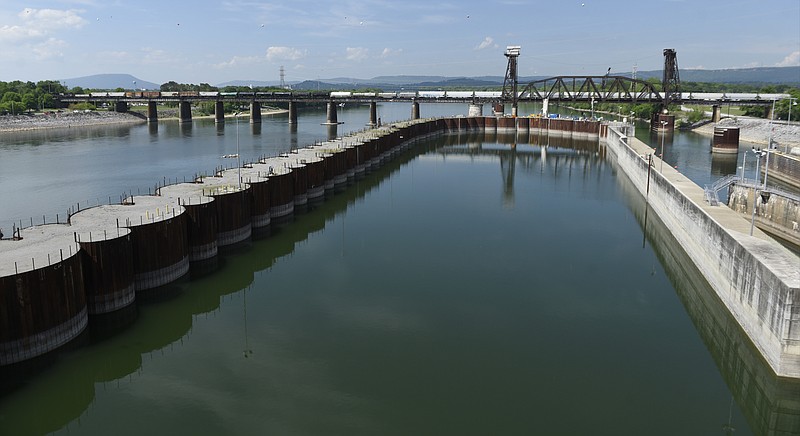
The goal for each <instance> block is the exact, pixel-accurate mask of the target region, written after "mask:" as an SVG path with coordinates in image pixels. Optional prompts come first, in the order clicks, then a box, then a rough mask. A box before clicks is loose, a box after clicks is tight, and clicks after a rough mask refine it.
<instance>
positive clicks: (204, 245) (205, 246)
mask: <svg viewBox="0 0 800 436" xmlns="http://www.w3.org/2000/svg"><path fill="white" fill-rule="evenodd" d="M183 207H184V209H186V212H185V214H186V230H187V241H188V244H189V260H190V261H192V262H197V261H201V260H206V259H210V258H212V257H214V256H216V255H217V234H218V233H219V223H218V221H217V201H216V200H212V201H210V202H206V203H202V204H184V205H183Z"/></svg>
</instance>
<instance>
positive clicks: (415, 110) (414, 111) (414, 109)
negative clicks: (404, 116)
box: [411, 100, 419, 120]
mask: <svg viewBox="0 0 800 436" xmlns="http://www.w3.org/2000/svg"><path fill="white" fill-rule="evenodd" d="M411 119H412V120H418V119H419V102H418V101H416V100H415V101H412V102H411Z"/></svg>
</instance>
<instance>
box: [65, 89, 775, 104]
mask: <svg viewBox="0 0 800 436" xmlns="http://www.w3.org/2000/svg"><path fill="white" fill-rule="evenodd" d="M517 94H518V99H520V100H527V99H531V100H538V99H539V98H537V97H536V96H533V95H531V93H530V92H518V93H517ZM680 96H681V100H684V101H690V102H698V101H709V102H731V103H734V102H745V103H752V102H754V101H762V102H768V101H772V100H781V99H785V98H788V95H787V94H762V93H717V92H682V93H680ZM60 97H61V98H72V99H81V98H85V99H98V98H109V99H143V100H148V99H163V98H167V99H181V98H191V99H209V100H219V99H222V100H224V99H238V100H241V99H275V100H309V99H313V100H320V99H328V98H329V99H343V100H346V99H361V100H395V99H400V100H411V99H420V100H484V101H485V100H501V99H502V98H503V95H502V92H501V91H438V90H437V91H427V90H418V91H403V90H401V91H389V92H383V91H375V92H360V91H332V92H328V91H258V92H256V91H238V92H224V91H125V92H107V91H98V92H91V93H85V94H71V93H64V94H60ZM593 97H595V98H597V96H596V95H594V93H592V92H556V93H553V94H551V95H550V96H549V98H550V99H553V100H591V99H592V98H593ZM626 97H629V96H627V95H625V93H621V92H620V93H610V94H604V95H603V99H610V100H623V99H625V98H626ZM638 97H639V98H638V100H640V101H650V100H658V99H660V98H661V97H660V96H659V95H657V94H653V95H648V94H645V95H639V96H638ZM598 99H599V98H598Z"/></svg>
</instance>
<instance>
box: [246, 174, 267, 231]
mask: <svg viewBox="0 0 800 436" xmlns="http://www.w3.org/2000/svg"><path fill="white" fill-rule="evenodd" d="M247 184H248V185H250V189H249V190H248V192H249V193H250V215H251V219H250V221H251V223H252V225H253V228H257V229H260V228H262V227H266V226H268V225H269V224H270V216H269V208H270V190H269V186H268V185H269V179H258V180H248V182H247Z"/></svg>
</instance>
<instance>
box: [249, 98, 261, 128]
mask: <svg viewBox="0 0 800 436" xmlns="http://www.w3.org/2000/svg"><path fill="white" fill-rule="evenodd" d="M259 123H261V103H259V102H257V101H254V102H252V103H250V124H259Z"/></svg>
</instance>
